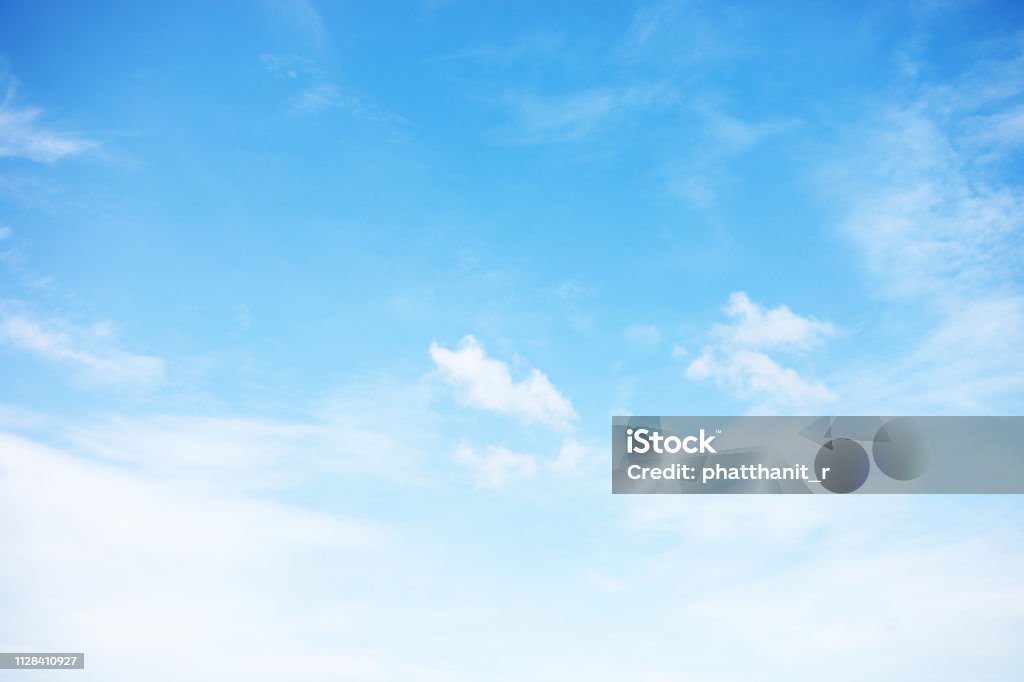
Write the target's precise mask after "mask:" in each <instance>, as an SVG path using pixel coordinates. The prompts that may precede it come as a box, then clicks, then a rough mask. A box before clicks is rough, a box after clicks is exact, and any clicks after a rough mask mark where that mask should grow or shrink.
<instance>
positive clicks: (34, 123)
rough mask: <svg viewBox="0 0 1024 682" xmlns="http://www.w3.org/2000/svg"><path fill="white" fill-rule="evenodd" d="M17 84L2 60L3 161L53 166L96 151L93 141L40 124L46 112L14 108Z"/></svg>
mask: <svg viewBox="0 0 1024 682" xmlns="http://www.w3.org/2000/svg"><path fill="white" fill-rule="evenodd" d="M17 85H18V84H17V80H16V79H15V78H14V76H13V75H11V73H10V70H9V68H8V67H7V65H6V63H4V62H3V61H2V60H0V91H2V93H0V97H2V99H0V158H4V157H15V158H23V159H30V160H32V161H39V162H43V163H53V162H54V161H58V160H60V159H62V158H64V157H67V156H75V155H77V154H81V153H83V152H86V151H89V150H91V149H94V148H95V147H96V146H97V145H96V143H95V142H93V141H91V140H86V139H84V138H81V137H78V136H75V135H72V134H68V133H61V132H57V131H55V130H51V129H49V128H47V127H46V126H44V125H42V124H41V123H40V119H41V117H42V111H41V110H39V109H37V108H34V107H18V106H15V105H14V104H13V101H14V99H15V94H16V92H17Z"/></svg>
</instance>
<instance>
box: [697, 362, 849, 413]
mask: <svg viewBox="0 0 1024 682" xmlns="http://www.w3.org/2000/svg"><path fill="white" fill-rule="evenodd" d="M686 376H687V378H689V379H694V380H698V381H700V380H705V379H714V380H715V381H716V382H717V383H718V385H719V386H722V387H725V388H729V389H732V390H733V391H735V392H736V394H737V395H739V396H740V397H741V398H752V397H761V398H763V399H765V401H766V403H765V404H764V406H763V407H762V408H761V409H762V410H770V409H772V408H771V407H770V406H771V405H774V404H778V405H779V406H780V407H784V408H800V407H803V406H807V407H811V406H816V405H823V404H825V403H829V402H833V401H834V400H835V399H836V396H835V395H834V394H833V393H832V391H830V390H829V388H828V387H827V386H826V385H825V384H823V383H822V382H820V381H816V380H814V379H805V378H804V377H802V376H801V375H800V373H799V372H797V371H796V370H794V369H791V368H789V367H783V366H781V365H779V364H778V363H777V362H775V360H773V359H772V358H770V357H769V356H767V355H765V354H764V353H761V352H758V351H752V350H737V351H733V352H729V353H726V354H725V355H722V356H719V355H717V354H715V353H714V352H713V351H711V350H707V349H706V350H705V351H704V353H702V354H701V356H700V357H698V358H697V359H696V360H694V361H693V362H692V363H690V366H689V367H687V368H686Z"/></svg>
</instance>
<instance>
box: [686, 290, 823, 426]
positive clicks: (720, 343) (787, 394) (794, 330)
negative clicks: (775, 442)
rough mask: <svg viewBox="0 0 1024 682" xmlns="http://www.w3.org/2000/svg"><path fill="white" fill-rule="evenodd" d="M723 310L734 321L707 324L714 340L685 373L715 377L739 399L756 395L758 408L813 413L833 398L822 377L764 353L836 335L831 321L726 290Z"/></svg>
mask: <svg viewBox="0 0 1024 682" xmlns="http://www.w3.org/2000/svg"><path fill="white" fill-rule="evenodd" d="M723 310H724V312H725V314H726V315H727V316H728V317H730V318H732V320H733V321H732V323H730V324H716V325H714V326H713V327H712V328H711V331H710V333H709V336H710V339H711V341H712V343H711V344H709V345H707V346H705V347H704V348H703V349H702V351H701V354H700V355H699V356H698V357H697V358H695V359H694V360H693V361H692V362H691V363H690V364H689V366H688V367H687V368H686V377H687V378H689V379H692V380H696V381H704V380H714V381H715V382H716V383H717V385H719V386H721V387H723V388H728V389H730V390H732V391H734V392H735V393H736V394H737V395H738V396H740V397H741V398H745V399H749V398H759V399H760V400H761V401H762V402H761V403H760V405H759V406H758V409H759V410H760V411H762V412H768V411H773V410H777V409H786V410H793V409H806V410H809V411H811V412H816V411H818V408H819V406H821V405H822V404H825V403H829V402H833V401H834V400H835V399H836V396H835V394H833V392H832V391H831V390H830V389H829V388H828V387H827V386H826V385H825V384H824V383H822V382H821V381H818V380H815V379H808V378H805V377H803V376H802V375H801V374H800V373H799V372H798V371H796V370H795V369H792V368H790V367H785V366H783V365H781V364H779V362H778V361H776V360H775V359H773V358H772V357H771V356H769V355H768V354H767V353H765V352H764V351H767V350H778V351H781V352H796V351H805V350H807V349H809V348H812V347H813V346H815V345H818V344H819V343H821V341H822V339H823V338H824V337H827V336H829V335H831V334H834V333H835V328H834V327H833V326H832V324H830V323H828V322H822V321H818V320H815V319H813V318H809V317H803V316H801V315H798V314H796V313H794V312H793V311H792V310H790V309H789V308H788V307H786V306H778V307H776V308H765V307H763V306H761V305H759V304H757V303H755V302H753V301H751V300H750V297H749V296H747V294H746V293H744V292H742V291H738V292H734V293H732V294H730V296H729V300H728V302H727V303H726V305H725V306H724V307H723Z"/></svg>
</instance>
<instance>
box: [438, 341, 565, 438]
mask: <svg viewBox="0 0 1024 682" xmlns="http://www.w3.org/2000/svg"><path fill="white" fill-rule="evenodd" d="M430 357H431V359H432V360H433V361H434V364H435V365H436V366H437V369H438V372H439V373H440V376H441V378H442V379H443V380H444V381H445V382H447V383H448V384H450V385H451V386H452V387H454V388H455V390H456V392H457V395H458V397H459V400H460V401H461V402H462V403H464V404H465V405H468V406H470V407H475V408H477V409H482V410H489V411H492V412H499V413H501V414H506V415H509V416H511V417H515V418H517V419H519V420H520V421H522V422H524V423H527V424H535V423H536V424H542V425H544V426H548V427H551V428H555V429H563V430H564V429H568V428H570V427H571V426H572V424H573V423H574V422H575V421H576V420H577V419H578V415H577V414H576V410H575V409H573V406H572V403H571V402H570V401H569V399H568V398H566V397H565V396H564V395H562V393H561V392H560V391H559V390H558V389H557V388H555V386H554V385H553V384H552V383H551V381H550V380H549V379H548V377H547V376H546V375H545V374H544V373H543V372H541V371H540V370H538V369H532V370H530V373H529V375H528V376H527V377H526V378H525V379H522V380H520V381H515V380H514V379H513V378H512V373H511V372H510V371H509V368H508V365H506V364H505V363H504V362H502V361H500V360H495V359H494V358H491V357H489V356H488V355H487V352H486V351H485V350H484V348H483V346H481V345H480V342H479V341H477V340H476V338H474V337H473V336H465V337H463V339H462V341H461V342H460V343H459V347H458V348H457V349H455V350H449V349H447V348H444V347H443V346H440V345H438V344H437V343H436V342H435V343H432V344H431V345H430Z"/></svg>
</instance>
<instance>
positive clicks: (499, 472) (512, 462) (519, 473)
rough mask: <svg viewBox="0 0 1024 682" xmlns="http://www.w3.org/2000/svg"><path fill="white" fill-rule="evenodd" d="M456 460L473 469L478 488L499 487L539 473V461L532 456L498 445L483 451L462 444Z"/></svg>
mask: <svg viewBox="0 0 1024 682" xmlns="http://www.w3.org/2000/svg"><path fill="white" fill-rule="evenodd" d="M455 462H456V463H458V464H459V465H461V466H463V467H466V468H467V469H470V470H472V471H473V478H474V481H475V483H476V486H477V487H478V488H498V487H501V486H503V485H505V484H506V483H508V482H510V481H512V480H515V479H519V478H529V477H530V476H533V475H534V474H536V473H537V461H536V460H535V459H534V458H533V457H532V456H530V455H522V454H518V453H515V452H512V451H511V450H509V449H507V448H504V447H501V446H498V445H488V446H487V447H486V448H484V449H483V450H482V451H480V450H477V449H476V448H473V447H472V446H470V445H465V444H463V445H460V446H459V448H458V450H456V451H455Z"/></svg>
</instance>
